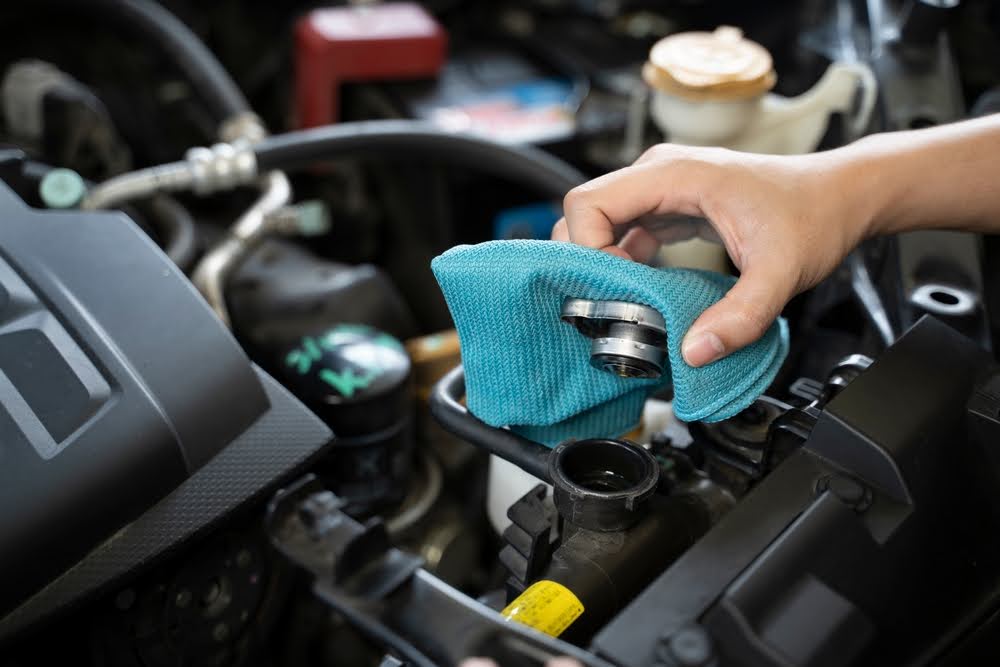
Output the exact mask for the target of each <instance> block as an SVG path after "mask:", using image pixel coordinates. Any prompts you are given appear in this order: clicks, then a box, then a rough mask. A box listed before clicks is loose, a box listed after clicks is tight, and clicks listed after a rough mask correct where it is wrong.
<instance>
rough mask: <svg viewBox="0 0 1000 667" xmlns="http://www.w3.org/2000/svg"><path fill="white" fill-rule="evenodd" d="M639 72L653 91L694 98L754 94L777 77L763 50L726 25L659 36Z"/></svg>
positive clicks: (735, 98)
mask: <svg viewBox="0 0 1000 667" xmlns="http://www.w3.org/2000/svg"><path fill="white" fill-rule="evenodd" d="M642 76H643V79H645V80H646V83H648V84H649V85H650V86H652V87H653V88H654V89H656V90H662V91H664V92H667V93H672V94H674V95H679V96H681V97H686V98H689V99H696V100H737V99H746V98H748V97H756V96H757V95H760V94H762V93H765V92H767V91H768V90H770V89H771V88H773V87H774V83H775V81H776V80H777V77H776V76H775V74H774V64H773V62H772V61H771V54H770V53H768V51H767V49H765V48H764V47H763V46H761V45H760V44H758V43H757V42H752V41H750V40H749V39H745V38H744V37H743V32H742V31H741V30H740V29H739V28H733V27H731V26H720V27H719V28H716V29H715V31H714V32H682V33H678V34H676V35H670V36H669V37H664V38H663V39H661V40H660V41H659V42H657V43H656V44H655V45H654V46H653V48H652V50H651V51H650V52H649V61H648V62H647V63H646V64H645V66H644V67H643V69H642Z"/></svg>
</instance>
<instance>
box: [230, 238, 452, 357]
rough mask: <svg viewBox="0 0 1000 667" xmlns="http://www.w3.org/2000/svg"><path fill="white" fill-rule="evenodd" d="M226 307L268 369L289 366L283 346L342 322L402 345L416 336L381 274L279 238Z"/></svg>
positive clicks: (248, 266)
mask: <svg viewBox="0 0 1000 667" xmlns="http://www.w3.org/2000/svg"><path fill="white" fill-rule="evenodd" d="M226 301H227V303H228V304H229V310H230V313H231V315H232V318H233V330H234V331H235V332H236V335H237V337H238V338H239V339H240V340H241V341H242V342H243V344H244V345H246V346H247V347H248V348H249V349H250V351H251V356H254V355H255V354H257V353H258V352H259V353H260V354H261V355H266V356H261V357H260V360H261V362H262V363H264V364H265V365H266V366H268V367H273V366H275V365H276V364H278V363H281V362H282V361H283V359H278V358H273V356H272V355H273V351H274V350H275V349H276V348H277V347H280V346H282V345H289V344H297V343H298V342H299V341H300V340H301V339H302V337H303V336H307V335H312V334H315V333H316V332H317V331H321V330H324V329H326V328H328V327H329V326H331V325H333V324H335V323H337V322H352V323H356V324H367V325H369V326H373V327H375V328H377V329H380V330H382V331H384V332H386V333H389V334H391V335H392V336H395V337H396V338H398V339H406V338H409V337H410V336H413V335H414V334H415V333H416V332H417V325H416V323H415V322H414V320H413V313H412V312H411V311H410V308H409V306H408V305H407V304H406V302H405V301H403V298H402V296H400V294H399V291H398V290H397V289H396V287H395V285H393V283H392V282H391V281H390V280H389V277H388V276H386V274H385V272H384V271H383V270H382V269H380V268H378V267H376V266H373V265H371V264H362V265H359V266H349V265H346V264H339V263H336V262H331V261H328V260H325V259H321V258H319V257H317V256H316V255H314V254H312V253H310V252H308V251H307V250H305V249H303V248H302V247H300V246H298V245H296V244H293V243H291V242H289V241H283V240H277V239H272V240H268V241H265V242H264V243H263V244H262V245H261V246H260V248H258V249H257V250H256V251H255V252H254V253H253V254H251V255H250V256H249V257H248V258H247V261H246V262H245V263H244V265H243V266H242V267H241V268H240V269H239V270H238V271H237V273H236V274H235V275H234V276H233V279H232V281H231V284H230V286H229V290H228V292H227V295H226ZM452 366H454V364H452V365H451V366H449V369H450V368H451V367H452Z"/></svg>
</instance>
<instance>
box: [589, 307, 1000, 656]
mask: <svg viewBox="0 0 1000 667" xmlns="http://www.w3.org/2000/svg"><path fill="white" fill-rule="evenodd" d="M983 362H984V356H983V353H982V351H981V350H979V349H978V348H977V347H976V346H975V345H974V344H973V343H971V342H970V341H968V340H967V339H965V338H963V337H962V336H960V335H959V334H957V333H955V332H954V331H953V330H951V329H950V328H949V327H947V326H945V325H943V324H941V323H940V322H937V321H934V320H932V319H929V318H925V319H924V320H922V321H921V322H920V323H918V325H916V326H915V327H914V328H913V329H911V330H910V331H909V332H907V333H906V334H904V335H903V336H902V337H901V338H900V339H899V340H898V341H897V342H896V343H895V344H894V345H893V346H892V347H890V348H889V349H888V350H887V351H886V352H885V353H884V354H883V355H881V356H880V357H879V358H878V359H877V360H876V362H875V363H874V364H872V365H871V367H870V368H868V369H867V370H865V371H862V372H860V374H859V375H857V377H856V378H855V379H854V380H853V381H851V382H850V383H849V384H847V386H846V387H845V388H843V389H842V390H841V391H840V392H839V393H838V394H837V395H836V397H834V398H833V400H831V401H830V403H829V404H828V405H827V406H826V408H825V409H824V410H823V411H822V412H821V413H818V414H816V415H814V417H813V424H814V425H812V426H811V427H810V428H809V429H807V430H805V431H804V432H803V433H802V436H803V440H804V442H803V448H802V449H800V450H798V451H797V452H794V453H792V454H791V455H790V456H789V457H788V458H786V459H785V460H784V461H783V462H782V463H781V464H779V465H778V466H777V467H776V468H775V469H774V471H773V472H771V473H770V474H769V475H768V476H767V477H765V478H764V479H763V480H762V481H761V482H760V484H758V485H757V486H756V488H755V489H754V492H753V493H752V494H749V495H747V496H746V497H744V498H743V499H742V500H741V501H740V503H739V504H738V505H737V506H736V507H735V508H734V509H733V510H732V511H731V512H730V513H729V514H728V515H727V516H726V517H724V518H723V519H722V520H721V521H720V522H719V523H718V524H717V525H716V526H715V527H714V528H713V529H712V530H711V531H709V533H707V534H706V536H705V537H704V538H703V539H702V540H700V541H699V542H698V543H697V544H696V545H695V546H694V547H692V548H691V549H690V550H689V551H688V552H687V553H685V554H684V555H683V556H682V557H681V558H680V559H678V560H677V561H676V562H675V563H674V565H673V566H671V568H670V569H668V570H667V571H666V572H664V573H663V574H662V575H661V576H660V577H659V578H658V579H657V580H656V581H655V582H654V583H653V584H652V585H650V586H649V587H648V588H647V589H646V590H645V591H644V592H643V594H642V595H640V596H639V597H638V598H637V599H636V600H635V601H634V602H633V603H632V604H631V605H629V606H628V607H626V608H625V610H624V611H622V612H621V614H619V615H618V616H617V617H616V618H615V620H613V621H612V622H611V623H609V624H608V625H607V626H606V627H605V628H604V629H603V630H601V632H600V633H598V634H597V635H596V636H595V637H594V640H593V643H592V645H591V648H592V650H594V651H596V652H598V653H599V654H601V655H603V656H606V657H607V658H608V659H611V660H613V661H614V662H615V663H616V664H619V665H623V666H625V667H633V666H634V667H639V666H640V665H648V664H649V663H650V660H652V659H653V657H654V656H656V655H659V653H658V651H659V650H660V648H659V646H660V645H661V643H663V642H668V641H669V639H670V638H671V637H673V636H676V634H677V633H681V632H686V631H687V630H689V629H690V628H692V627H699V628H700V631H701V632H704V633H705V634H706V636H707V638H708V639H709V644H710V645H711V646H712V651H711V653H712V654H713V655H714V656H715V659H717V660H718V661H719V662H720V663H721V664H737V665H739V664H823V662H824V661H827V662H828V663H829V664H903V663H910V662H915V661H918V662H928V661H931V660H932V659H934V658H935V657H937V656H940V654H941V652H942V651H943V650H944V646H945V645H946V644H948V643H950V642H951V641H952V640H953V638H955V637H959V636H961V635H962V634H964V633H965V632H966V631H967V629H968V628H969V627H973V626H975V624H976V623H978V622H979V621H978V620H975V619H974V617H975V616H976V614H971V615H965V614H961V613H957V612H956V610H957V609H959V608H964V609H970V608H977V609H987V608H994V605H995V604H996V597H995V592H993V593H986V591H996V590H997V589H996V588H995V585H996V583H997V582H998V581H1000V570H998V569H997V567H995V565H996V563H997V562H1000V561H998V560H997V557H996V555H995V554H996V552H997V549H998V545H997V544H996V543H995V542H994V541H991V540H985V541H984V540H982V539H980V538H979V537H976V536H977V535H982V534H984V533H982V532H981V531H987V532H988V531H990V530H991V529H990V528H989V527H990V526H995V525H996V521H997V520H998V518H1000V507H998V505H997V499H996V493H995V489H996V484H997V477H998V475H1000V470H998V469H997V468H996V467H995V466H994V465H993V464H992V463H990V459H989V458H988V452H991V451H992V450H993V449H994V447H993V446H992V444H990V443H992V436H990V437H989V438H987V439H986V440H979V439H977V437H975V436H974V437H971V438H969V439H966V438H964V437H959V438H958V439H956V434H957V433H965V432H966V431H965V429H964V425H963V424H964V422H965V420H966V403H967V401H968V399H969V397H970V395H973V394H974V395H975V396H977V397H980V396H982V394H981V392H979V391H977V390H976V389H975V387H976V386H977V382H978V381H977V378H978V377H980V376H981V374H982V370H983V367H982V364H983ZM993 400H994V402H995V399H993ZM980 414H981V412H980ZM991 421H992V424H996V421H995V418H991ZM992 428H993V426H992V425H991V426H990V429H992ZM764 517H766V520H762V519H763V518H764ZM956 517H962V519H961V521H956ZM942 540H944V541H946V542H947V543H948V544H949V545H950V546H949V548H948V549H946V550H943V551H942V550H937V548H936V547H935V546H934V545H939V544H941V543H942V542H941V541H942ZM959 545H961V546H959ZM917 554H919V557H917V556H916V555H917ZM931 554H934V555H933V556H932V555H931ZM973 560H974V561H976V562H982V563H987V562H988V563H991V565H990V566H989V567H986V568H978V567H972V568H970V567H968V566H967V563H969V562H971V561H973ZM695 581H697V582H698V583H697V584H693V583H692V582H695ZM986 582H990V583H986ZM987 600H989V601H987ZM967 605H971V607H970V606H967ZM980 605H981V606H980ZM649 619H657V624H658V625H657V631H658V636H659V637H662V638H663V639H662V640H641V639H640V636H643V635H647V633H646V631H644V630H641V629H639V626H640V625H641V624H642V623H644V622H648V620H649ZM647 636H648V635H647ZM769 656H772V657H769ZM773 656H781V657H780V658H777V657H773Z"/></svg>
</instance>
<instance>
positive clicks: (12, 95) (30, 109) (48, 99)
mask: <svg viewBox="0 0 1000 667" xmlns="http://www.w3.org/2000/svg"><path fill="white" fill-rule="evenodd" d="M2 101H3V116H4V120H5V121H6V128H7V131H8V132H9V133H10V135H11V136H12V137H13V138H14V139H15V140H16V141H17V142H18V144H19V145H20V146H22V147H31V148H33V149H34V150H36V151H38V152H39V153H40V154H43V155H45V156H46V157H47V158H48V159H50V160H52V161H53V162H54V163H55V164H58V165H61V166H62V167H66V168H71V169H75V170H77V171H80V172H83V173H86V174H88V175H90V176H91V177H93V178H105V177H107V176H108V175H110V174H114V173H117V172H120V171H124V170H126V169H128V168H129V165H130V162H131V156H130V155H129V151H128V148H127V146H126V145H125V144H124V143H123V142H122V139H121V137H120V136H119V135H118V131H117V129H116V128H115V126H114V123H113V121H112V120H111V116H110V115H109V114H108V110H107V109H106V108H105V107H104V104H103V103H102V102H101V100H100V99H99V98H98V97H97V96H96V95H95V94H94V93H93V92H92V91H91V90H90V89H89V88H87V87H86V86H84V85H83V84H81V83H80V82H78V81H76V80H75V79H73V78H72V77H70V76H69V75H68V74H66V73H64V72H61V71H59V70H58V69H57V68H56V67H55V66H53V65H51V64H49V63H46V62H42V61H37V60H28V61H20V62H17V63H14V64H13V65H11V66H10V67H9V68H8V69H7V71H6V73H5V74H4V78H3V84H2Z"/></svg>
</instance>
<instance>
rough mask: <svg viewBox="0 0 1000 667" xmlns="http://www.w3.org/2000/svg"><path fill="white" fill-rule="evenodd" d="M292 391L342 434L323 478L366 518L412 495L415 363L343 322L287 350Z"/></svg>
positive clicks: (384, 338)
mask: <svg viewBox="0 0 1000 667" xmlns="http://www.w3.org/2000/svg"><path fill="white" fill-rule="evenodd" d="M280 358H281V362H280V363H281V366H282V367H281V369H280V371H279V373H280V376H279V377H281V378H282V379H283V381H284V383H285V386H287V387H288V388H289V389H291V391H292V392H293V393H294V394H296V395H297V396H298V397H299V398H301V399H302V400H303V401H304V402H305V403H306V405H308V406H310V407H311V408H312V409H313V410H314V411H315V412H316V414H318V415H319V416H320V417H321V418H322V419H323V420H324V421H325V422H326V423H327V424H329V425H330V427H331V428H332V429H333V431H334V432H335V433H336V434H337V444H336V446H335V447H334V448H333V450H332V451H331V453H330V456H329V458H328V459H326V460H325V461H323V462H321V463H319V464H318V468H317V470H318V472H319V474H320V475H321V476H322V477H323V478H324V480H325V481H326V482H327V483H329V484H330V485H331V487H332V488H333V490H334V491H335V492H336V493H337V494H338V495H339V496H341V497H342V498H343V499H344V500H345V501H347V502H349V503H350V506H349V508H348V509H349V510H350V511H351V512H354V513H358V514H366V513H370V512H372V511H375V510H377V509H383V508H385V507H387V506H389V505H392V504H395V503H398V502H399V501H400V500H402V498H403V496H404V495H405V494H406V490H407V482H408V479H409V475H410V468H411V457H412V449H413V414H412V413H413V406H412V398H411V392H412V386H411V383H410V358H409V356H407V354H406V351H405V350H404V349H403V346H402V344H401V343H400V342H399V341H398V340H396V339H395V338H393V337H392V336H390V335H389V334H386V333H383V332H381V331H378V330H377V329H374V328H372V327H368V326H363V325H356V324H341V325H337V326H333V327H331V328H329V329H327V330H325V331H321V332H319V333H317V334H316V335H314V336H305V337H303V338H302V339H301V340H298V341H295V343H294V344H293V345H292V346H290V347H286V348H284V349H282V350H281V354H280Z"/></svg>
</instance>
